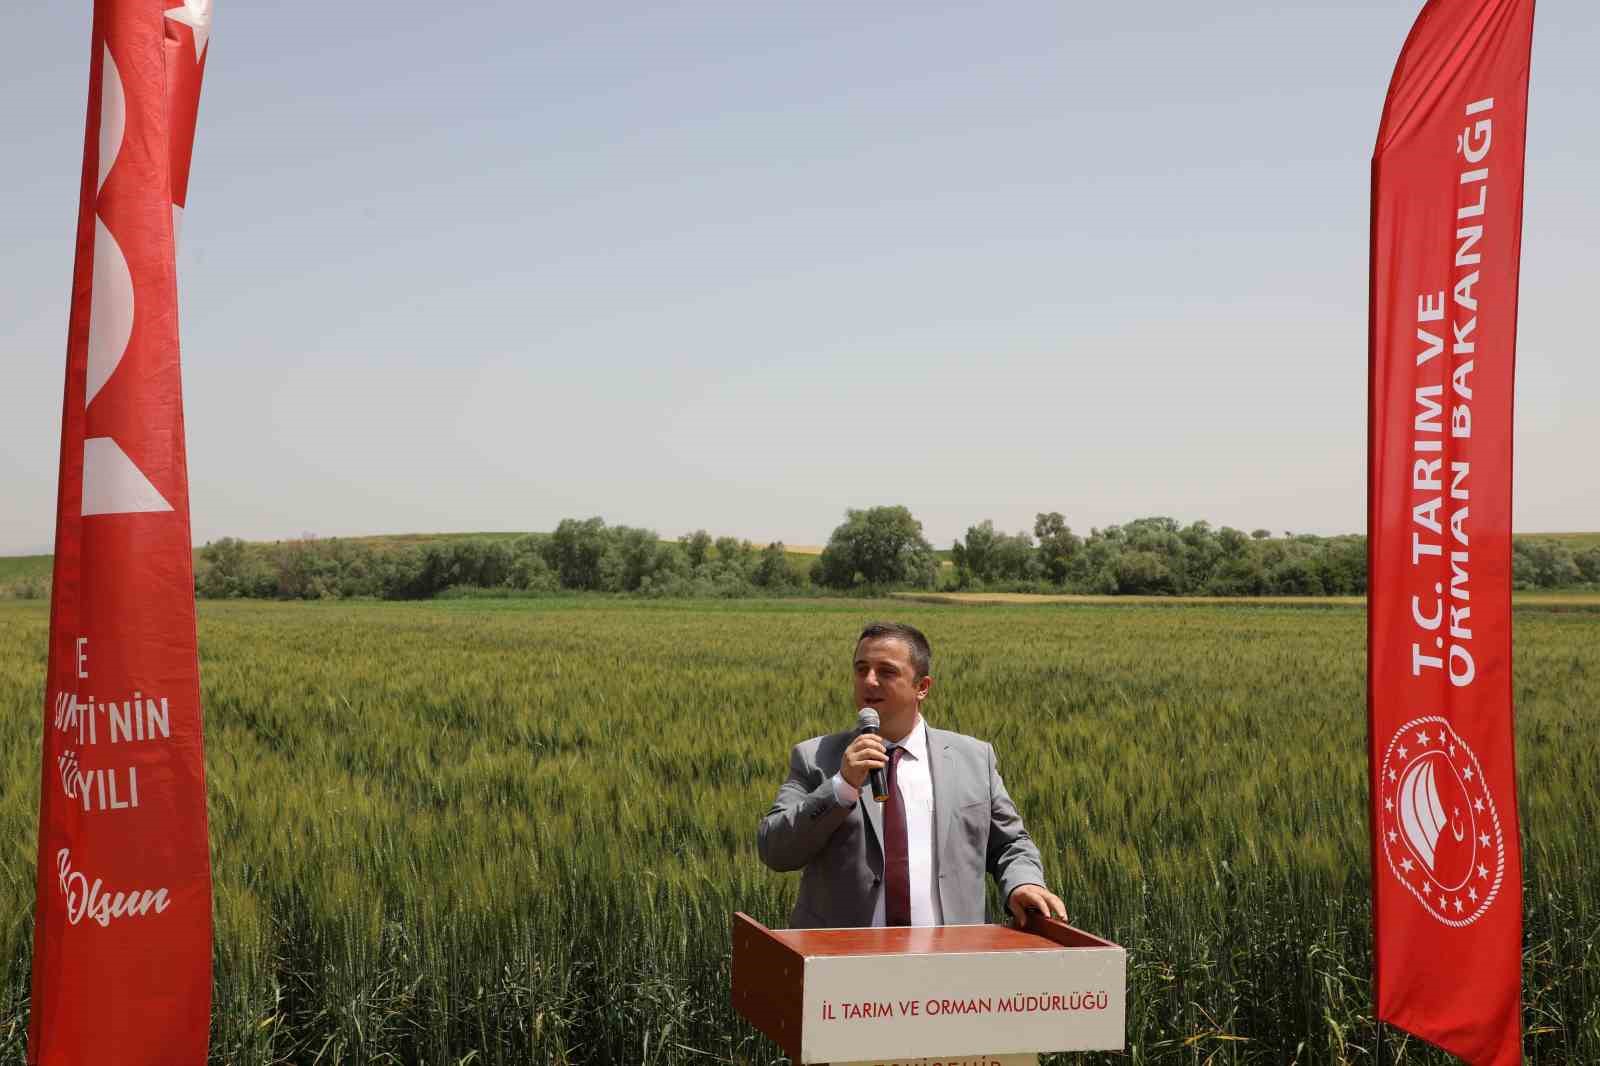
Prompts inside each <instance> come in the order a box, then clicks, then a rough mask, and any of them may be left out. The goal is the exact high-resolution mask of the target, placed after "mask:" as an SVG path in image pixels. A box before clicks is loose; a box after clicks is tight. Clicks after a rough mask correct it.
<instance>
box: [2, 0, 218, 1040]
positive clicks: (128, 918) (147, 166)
mask: <svg viewBox="0 0 1600 1066" xmlns="http://www.w3.org/2000/svg"><path fill="white" fill-rule="evenodd" d="M210 15H211V4H210V0H97V2H96V4H95V8H94V31H93V37H92V40H93V44H92V50H91V53H90V65H89V114H88V129H87V132H86V134H85V137H84V153H83V182H82V189H81V194H80V195H81V200H80V207H79V214H78V245H77V261H76V265H75V267H74V271H73V284H72V314H71V320H70V323H69V327H68V333H67V375H66V393H65V398H64V401H63V410H62V426H61V474H60V479H61V480H60V489H59V496H58V498H57V511H56V549H55V580H54V591H53V598H52V601H51V607H50V660H49V671H48V674H47V675H46V677H47V680H46V685H47V687H46V692H45V709H44V710H45V720H44V765H43V772H42V775H41V787H40V798H39V868H38V886H37V893H38V894H37V900H36V911H35V927H34V953H33V1005H32V1015H31V1018H30V1020H29V1026H28V1062H29V1063H63V1064H65V1063H73V1064H77V1063H86V1062H98V1063H117V1064H138V1063H185V1062H187V1063H202V1062H204V1061H205V1058H206V1046H207V1034H208V1029H209V1025H210V1016H211V870H210V856H209V851H208V845H207V836H206V795H205V766H204V758H203V745H202V738H201V713H200V674H199V663H198V659H197V653H196V645H195V607H194V574H193V558H192V555H191V538H190V533H189V486H188V468H187V463H186V460H185V456H184V431H183V403H182V395H181V390H180V381H179V367H178V290H177V277H176V273H177V272H176V263H175V235H174V229H175V222H176V218H177V216H178V215H179V213H180V210H179V207H180V205H181V203H182V202H183V190H184V187H185V185H186V183H187V179H188V169H189V154H190V149H191V146H192V142H193V136H194V120H195V115H196V113H197V111H198V108H199V94H200V80H201V76H202V74H203V71H204V66H205V55H206V46H207V43H208V35H209V30H210V21H211V19H210Z"/></svg>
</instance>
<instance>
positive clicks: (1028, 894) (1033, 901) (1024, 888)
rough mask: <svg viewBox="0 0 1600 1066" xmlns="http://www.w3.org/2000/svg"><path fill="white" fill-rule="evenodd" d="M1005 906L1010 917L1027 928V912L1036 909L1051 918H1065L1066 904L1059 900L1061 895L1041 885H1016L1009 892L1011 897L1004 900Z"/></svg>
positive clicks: (1064, 919) (1063, 919)
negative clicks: (1009, 912) (1008, 910)
mask: <svg viewBox="0 0 1600 1066" xmlns="http://www.w3.org/2000/svg"><path fill="white" fill-rule="evenodd" d="M1006 907H1007V908H1009V909H1010V911H1011V917H1012V918H1013V919H1015V921H1016V923H1017V925H1018V926H1020V927H1022V928H1024V929H1025V928H1027V925H1028V912H1029V911H1038V912H1040V913H1041V914H1044V915H1046V916H1047V917H1051V918H1060V919H1061V920H1062V921H1063V922H1064V921H1066V920H1067V905H1066V904H1065V903H1062V902H1061V897H1060V896H1058V895H1056V894H1055V893H1054V892H1051V891H1050V890H1049V889H1047V888H1045V887H1044V886H1043V885H1018V886H1017V887H1016V888H1015V889H1013V890H1012V892H1011V898H1010V899H1008V900H1006Z"/></svg>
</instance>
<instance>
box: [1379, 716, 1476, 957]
mask: <svg viewBox="0 0 1600 1066" xmlns="http://www.w3.org/2000/svg"><path fill="white" fill-rule="evenodd" d="M1379 775H1380V786H1381V794H1382V797H1383V800H1382V803H1381V804H1380V808H1379V811H1378V814H1379V824H1380V829H1379V833H1380V841H1381V843H1382V845H1383V854H1384V857H1385V858H1386V859H1387V860H1388V865H1389V872H1390V873H1391V874H1393V875H1394V877H1396V878H1397V879H1398V880H1399V881H1400V883H1401V884H1403V885H1405V887H1406V888H1407V889H1408V890H1409V891H1410V892H1411V894H1412V895H1413V896H1415V897H1416V898H1417V901H1418V902H1420V903H1421V904H1422V906H1423V908H1424V909H1425V910H1426V911H1427V912H1428V913H1429V914H1431V915H1433V917H1435V918H1437V919H1438V920H1439V921H1441V922H1443V923H1444V924H1445V925H1449V926H1456V927H1461V926H1466V925H1471V924H1472V923H1473V922H1475V921H1477V920H1478V919H1479V918H1481V917H1482V916H1483V914H1484V913H1485V912H1486V911H1487V910H1488V909H1489V905H1490V904H1492V903H1493V902H1494V898H1495V897H1496V896H1497V895H1499V894H1500V883H1501V881H1502V880H1503V879H1504V877H1505V872H1506V848H1505V837H1504V835H1503V833H1502V831H1501V828H1500V814H1499V812H1498V811H1497V810H1496V809H1495V805H1494V797H1493V796H1491V795H1490V794H1489V783H1488V782H1487V781H1485V780H1484V776H1483V768H1482V767H1481V766H1479V765H1478V757H1477V755H1475V754H1474V753H1473V751H1472V748H1471V747H1469V746H1468V745H1467V742H1466V741H1465V740H1463V739H1462V738H1461V736H1460V734H1458V733H1457V732H1456V731H1455V730H1454V729H1453V728H1451V726H1450V723H1449V722H1447V721H1445V720H1444V719H1443V718H1441V717H1439V716H1438V715H1426V716H1423V717H1420V718H1413V719H1412V720H1411V721H1409V722H1407V723H1406V724H1405V725H1403V726H1401V727H1400V729H1399V731H1398V732H1396V733H1395V735H1394V736H1393V737H1392V738H1391V739H1390V740H1389V748H1388V750H1387V751H1386V752H1384V756H1383V766H1382V767H1381V768H1380V770H1379Z"/></svg>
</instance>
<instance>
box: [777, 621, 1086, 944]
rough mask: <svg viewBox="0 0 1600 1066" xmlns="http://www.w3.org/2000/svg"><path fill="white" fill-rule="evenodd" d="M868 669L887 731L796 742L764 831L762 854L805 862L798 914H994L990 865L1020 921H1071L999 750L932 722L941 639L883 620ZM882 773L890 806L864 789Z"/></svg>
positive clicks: (868, 654) (839, 921)
mask: <svg viewBox="0 0 1600 1066" xmlns="http://www.w3.org/2000/svg"><path fill="white" fill-rule="evenodd" d="M854 665H855V698H856V706H857V707H862V708H867V707H870V708H873V709H874V710H876V711H877V712H878V716H879V719H880V722H881V725H880V727H879V732H880V735H878V736H874V735H872V734H870V733H861V734H858V733H857V732H856V731H854V730H851V731H848V732H843V733H832V734H829V735H828V736H822V737H813V738H812V739H810V740H807V741H803V742H802V743H799V744H796V745H795V746H794V749H793V750H792V751H791V752H790V753H789V777H788V780H786V781H784V783H783V786H782V787H781V788H779V789H778V797H777V799H776V800H774V801H773V804H772V809H771V810H770V811H768V812H767V816H766V817H765V818H763V819H762V820H761V825H760V827H759V828H758V829H757V831H756V847H757V849H758V850H759V851H760V853H761V861H763V862H765V863H766V864H767V865H768V866H770V867H772V868H773V869H774V870H803V871H804V873H802V874H801V877H800V896H799V899H798V900H797V901H796V903H795V908H794V915H793V917H792V918H791V919H790V924H791V925H792V926H794V927H795V928H801V929H804V928H812V929H817V928H841V927H849V926H870V925H965V924H976V923H980V922H982V921H984V917H985V916H984V883H983V875H984V872H985V871H986V870H987V871H988V872H989V873H990V874H993V875H994V879H995V881H996V883H998V885H999V886H1000V893H1001V896H1002V898H1003V899H1005V901H1006V907H1007V909H1008V910H1010V912H1011V914H1012V915H1013V917H1014V918H1015V919H1016V921H1017V923H1018V924H1019V925H1026V924H1027V921H1028V918H1027V915H1028V912H1029V911H1039V912H1041V913H1044V914H1049V915H1054V916H1055V917H1058V918H1063V919H1064V918H1065V917H1066V916H1067V914H1066V908H1065V907H1064V906H1063V905H1062V902H1061V900H1060V899H1059V898H1058V897H1057V896H1056V895H1055V894H1053V893H1052V892H1050V891H1049V890H1048V889H1046V888H1045V884H1044V868H1043V865H1042V864H1041V862H1040V859H1039V849H1038V848H1037V847H1035V846H1034V843H1033V840H1032V839H1031V838H1030V837H1029V836H1028V831H1027V830H1026V829H1024V828H1023V825H1022V818H1021V816H1019V815H1018V814H1017V808H1016V807H1015V805H1013V804H1012V802H1011V797H1010V796H1009V795H1007V794H1006V787H1005V784H1004V783H1003V782H1002V781H1001V780H1000V774H999V772H998V771H997V770H996V769H995V757H994V748H993V747H991V746H990V745H989V744H986V743H984V742H983V741H981V740H975V739H973V738H972V737H968V736H963V735H962V734H960V733H951V732H948V731H946V730H943V729H933V728H931V727H929V726H928V725H927V723H926V722H924V721H923V719H922V713H921V707H922V702H923V701H924V700H926V699H927V697H928V693H929V691H930V690H931V689H932V687H933V678H932V676H931V675H930V669H931V665H932V651H931V650H930V648H929V647H928V640H927V638H926V637H924V636H923V635H922V633H921V632H920V631H918V630H917V629H916V628H915V627H913V626H909V625H903V624H900V623H893V622H875V623H873V624H872V625H869V626H867V627H866V629H864V630H862V632H861V636H860V637H859V638H858V639H857V641H856V651H855V663H854ZM874 769H883V770H884V771H885V775H886V777H887V778H888V793H889V798H888V799H887V800H886V801H885V802H883V803H879V802H878V801H877V800H875V799H873V797H872V795H871V793H870V791H864V789H865V786H866V783H867V781H868V778H869V775H870V773H871V771H872V770H874Z"/></svg>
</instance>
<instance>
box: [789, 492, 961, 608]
mask: <svg viewBox="0 0 1600 1066" xmlns="http://www.w3.org/2000/svg"><path fill="white" fill-rule="evenodd" d="M937 573H938V562H937V560H936V559H935V557H934V554H933V546H932V545H931V544H929V543H928V541H927V540H926V539H925V538H924V537H923V535H922V523H921V522H919V521H917V520H916V519H915V518H914V517H912V514H911V512H910V511H909V510H907V509H906V508H904V507H899V506H896V507H868V508H866V509H864V510H856V509H853V508H852V509H850V510H848V511H846V512H845V520H844V522H843V524H841V525H840V526H839V527H838V528H836V529H835V530H834V531H833V533H832V534H831V535H830V536H829V537H828V545H827V547H825V548H823V550H822V554H821V555H820V556H819V557H818V558H817V562H816V565H815V566H814V567H813V568H812V571H811V575H812V580H813V581H815V582H816V583H817V584H820V585H825V586H827V587H829V588H839V589H848V588H854V587H857V586H860V585H872V586H877V587H880V588H886V587H889V586H893V585H912V586H915V587H918V588H932V587H933V581H934V577H935V575H936V574H937Z"/></svg>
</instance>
